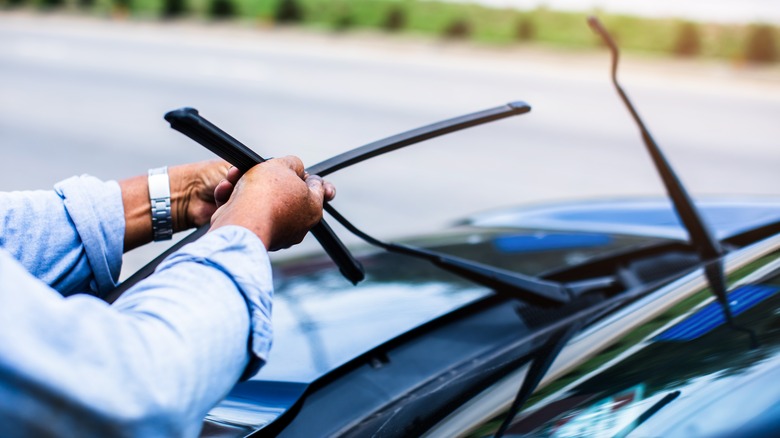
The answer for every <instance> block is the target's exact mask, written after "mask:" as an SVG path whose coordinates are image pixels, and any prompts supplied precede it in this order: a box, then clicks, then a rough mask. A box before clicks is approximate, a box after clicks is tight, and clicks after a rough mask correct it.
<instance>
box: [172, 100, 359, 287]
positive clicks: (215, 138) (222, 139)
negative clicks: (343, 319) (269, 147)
mask: <svg viewBox="0 0 780 438" xmlns="http://www.w3.org/2000/svg"><path fill="white" fill-rule="evenodd" d="M165 120H167V121H168V122H169V123H170V124H171V128H173V129H175V130H177V131H179V132H181V133H182V134H184V135H186V136H187V137H189V138H191V139H193V140H195V141H196V142H197V143H199V144H200V145H202V146H204V147H205V148H207V149H209V150H210V151H212V152H214V153H215V154H217V155H218V156H219V157H221V158H222V159H223V160H225V161H227V162H229V163H230V164H232V165H234V166H236V167H237V168H238V169H239V170H240V171H241V172H247V171H248V170H249V169H251V168H252V167H253V166H255V165H257V164H260V163H262V162H264V161H265V159H264V158H263V157H261V156H260V155H258V154H257V153H255V152H254V151H253V150H251V149H250V148H249V147H247V146H246V145H244V144H243V143H241V142H240V141H238V140H236V139H235V138H233V137H232V136H230V135H229V134H228V133H226V132H225V131H223V130H221V129H220V128H218V127H217V126H216V125H214V124H213V123H211V122H209V121H208V120H206V119H205V118H204V117H203V116H201V115H200V114H199V113H198V110H196V109H194V108H180V109H177V110H174V111H170V112H168V113H167V114H165ZM311 233H312V234H313V235H314V237H316V238H317V241H319V242H320V245H322V248H323V249H324V250H325V252H326V253H328V255H329V256H330V258H331V259H332V260H333V262H334V263H335V264H336V266H338V268H339V270H340V271H341V274H342V275H343V276H344V277H345V278H346V279H347V280H349V281H350V282H352V284H357V283H359V282H360V281H361V280H363V278H364V277H365V274H364V271H363V266H362V265H361V264H360V262H358V261H357V260H356V259H355V257H353V256H352V254H351V253H350V252H349V250H347V248H346V247H345V246H344V244H343V243H342V242H341V240H339V238H338V237H336V234H335V233H333V230H331V228H330V227H329V226H328V224H327V223H326V222H325V221H324V220H323V221H320V222H319V223H318V224H317V225H315V226H314V227H313V228H312V229H311Z"/></svg>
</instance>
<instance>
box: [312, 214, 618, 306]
mask: <svg viewBox="0 0 780 438" xmlns="http://www.w3.org/2000/svg"><path fill="white" fill-rule="evenodd" d="M325 211H327V212H328V213H329V214H330V215H331V216H333V218H334V219H336V221H337V222H339V223H340V224H341V225H343V226H344V228H346V229H347V230H349V231H350V232H352V233H353V234H354V235H356V236H358V237H360V238H361V239H363V240H364V241H366V242H367V243H369V244H371V245H374V246H377V247H380V248H382V249H385V250H387V251H389V252H394V253H399V254H406V255H408V256H412V257H416V258H420V259H423V260H427V261H429V262H431V263H433V264H434V265H437V266H439V267H441V268H442V269H444V270H446V271H449V272H452V273H453V274H456V275H459V276H461V277H464V278H466V279H468V280H471V281H473V282H475V283H477V284H481V285H483V286H487V287H489V288H491V289H493V290H495V291H496V292H497V293H499V294H504V295H508V296H510V297H513V298H520V299H522V300H523V301H526V302H529V303H532V304H536V305H544V306H550V305H560V304H565V303H568V302H570V301H571V299H572V297H573V296H575V295H576V293H575V292H581V291H583V289H582V288H576V285H575V287H574V288H573V289H575V290H572V289H570V288H568V287H567V286H565V285H563V284H561V283H556V282H553V281H546V280H540V279H537V278H534V277H530V276H527V275H523V274H519V273H516V272H512V271H508V270H505V269H499V268H495V267H492V266H489V265H485V264H482V263H478V262H474V261H471V260H467V259H462V258H460V257H455V256H451V255H448V254H442V253H438V252H435V251H430V250H426V249H422V248H415V247H413V246H407V245H401V244H398V243H388V242H383V241H381V240H379V239H377V238H375V237H372V236H370V235H368V234H367V233H365V232H363V231H361V230H360V229H359V228H357V227H356V226H355V225H353V224H352V223H351V222H350V221H348V220H347V219H346V218H345V217H344V216H342V215H341V213H339V212H338V211H337V210H336V209H335V208H334V207H333V206H332V205H330V204H327V205H326V206H325ZM605 282H606V280H605ZM595 287H606V285H605V284H602V283H599V284H589V285H588V289H591V288H595Z"/></svg>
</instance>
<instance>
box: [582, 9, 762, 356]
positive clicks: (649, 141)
mask: <svg viewBox="0 0 780 438" xmlns="http://www.w3.org/2000/svg"><path fill="white" fill-rule="evenodd" d="M588 24H589V25H590V27H591V29H593V30H594V31H595V32H596V33H598V34H599V36H601V39H602V40H603V41H604V43H605V44H606V45H607V46H608V47H609V50H610V52H611V53H612V83H613V84H614V85H615V88H616V89H617V92H618V95H620V98H621V99H622V100H623V103H624V104H625V105H626V107H627V108H628V110H629V112H630V113H631V117H633V118H634V121H635V122H636V124H637V125H638V126H639V130H640V131H641V133H642V140H643V141H644V143H645V147H646V148H647V151H648V152H649V153H650V157H652V159H653V163H654V164H655V167H656V169H657V170H658V173H659V174H660V175H661V179H662V180H663V183H664V186H665V187H666V191H667V193H668V194H669V197H670V198H671V199H672V203H673V204H674V208H675V210H676V211H677V215H678V216H679V217H680V220H681V221H682V223H683V225H684V226H685V229H686V230H687V231H688V235H689V237H690V241H691V246H693V249H694V250H695V251H696V253H697V254H698V256H699V259H700V260H701V261H702V262H704V263H705V266H704V273H705V276H706V278H707V282H708V283H709V285H710V289H711V291H712V294H713V295H715V298H716V299H717V300H718V302H719V303H720V305H721V308H722V310H723V315H724V317H725V319H726V322H727V325H728V326H729V327H731V328H732V329H734V330H737V331H742V332H745V333H747V334H748V336H749V337H750V345H751V348H755V347H756V346H757V345H758V340H757V337H756V335H755V333H754V332H753V331H752V330H750V329H748V328H744V327H741V326H739V325H737V324H736V323H735V322H734V317H733V315H732V312H731V306H730V305H729V302H728V296H727V294H726V289H727V288H726V279H725V273H724V271H723V263H722V261H721V260H720V257H721V256H722V255H723V254H724V253H725V250H724V249H723V246H722V245H721V244H720V241H718V239H716V238H715V234H714V233H713V232H712V231H711V230H710V228H709V227H708V226H707V223H706V222H705V221H704V218H703V217H702V215H701V213H700V212H699V210H698V208H696V205H695V204H694V203H693V201H692V200H691V197H690V196H689V195H688V192H687V191H686V190H685V187H684V186H683V184H682V182H680V179H679V178H678V177H677V174H676V173H675V172H674V170H673V169H672V166H671V165H670V164H669V162H668V161H667V160H666V157H664V155H663V153H662V152H661V148H659V147H658V144H656V142H655V140H653V137H652V136H651V135H650V131H648V129H647V127H646V126H645V124H644V122H642V119H641V118H640V117H639V113H637V111H636V109H635V108H634V106H633V105H632V104H631V101H630V100H629V99H628V96H627V95H626V93H625V92H624V91H623V88H622V87H621V86H620V84H619V83H618V80H617V64H618V57H619V52H618V48H617V44H615V41H614V40H613V39H612V37H611V36H610V35H609V32H607V30H606V29H605V28H604V26H603V25H602V24H601V22H600V21H599V20H598V19H597V18H596V17H588Z"/></svg>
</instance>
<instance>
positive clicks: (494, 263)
mask: <svg viewBox="0 0 780 438" xmlns="http://www.w3.org/2000/svg"><path fill="white" fill-rule="evenodd" d="M591 26H592V27H593V28H594V30H595V31H596V32H598V33H599V34H600V35H601V36H602V37H603V38H604V41H605V43H606V45H607V46H608V47H610V49H611V50H612V52H613V82H614V83H615V85H616V87H617V89H618V93H619V94H620V96H621V98H622V99H623V100H624V101H625V103H626V104H627V105H628V107H629V110H630V111H631V113H632V115H633V116H634V119H635V121H636V122H637V123H638V125H639V128H640V132H641V134H642V139H643V141H644V143H645V146H646V148H647V150H648V152H649V153H650V156H651V158H652V160H653V162H654V163H655V165H656V166H657V168H658V170H659V173H660V174H661V176H662V180H663V182H664V184H665V187H666V189H667V192H668V193H669V198H668V199H666V198H664V199H660V198H639V197H637V198H623V199H607V200H591V201H588V202H582V201H579V202H568V203H567V202H559V203H548V204H539V205H534V206H522V207H517V208H505V209H501V210H496V211H490V212H485V213H480V214H476V215H473V216H471V217H468V218H465V219H462V220H459V221H458V222H457V224H456V226H454V227H453V228H452V229H448V230H445V231H443V232H440V233H436V234H431V235H426V236H419V237H414V238H410V239H406V240H404V241H403V242H402V243H388V242H383V241H380V240H378V239H376V238H374V237H372V236H370V235H368V234H366V233H364V232H363V231H361V230H360V229H359V228H358V227H357V226H355V225H354V224H352V223H351V222H349V221H348V220H347V219H346V217H344V216H343V215H342V214H341V213H340V212H338V211H336V210H335V208H334V207H333V206H328V207H326V210H327V211H328V213H330V215H331V216H332V217H333V218H334V219H336V220H337V221H338V222H340V223H341V224H342V225H344V227H345V228H346V229H347V230H349V231H351V232H353V233H354V234H356V235H357V236H359V237H361V238H363V239H364V240H365V241H366V242H368V243H369V244H371V246H370V247H368V246H367V247H353V248H351V249H350V250H346V249H343V250H344V251H346V252H347V254H346V255H343V254H342V255H341V256H339V255H334V254H337V253H338V252H339V251H341V249H337V250H334V249H333V246H332V245H337V243H334V240H333V239H335V240H336V241H337V238H336V237H335V236H332V231H330V230H326V231H325V232H324V233H329V234H331V237H329V238H328V239H330V240H328V241H329V242H330V243H325V244H324V245H325V246H326V247H328V246H329V245H331V246H330V247H329V248H328V249H329V252H328V254H329V255H330V256H331V258H333V259H334V260H335V261H336V263H337V264H338V265H339V267H341V268H342V269H341V273H342V274H343V275H344V276H345V277H346V278H347V280H345V279H344V278H342V275H340V274H339V272H338V270H336V269H334V266H333V263H332V262H331V260H329V259H328V257H326V256H324V255H321V254H313V255H311V256H308V257H303V258H298V259H295V260H288V261H284V262H280V263H276V264H275V266H274V282H275V284H274V287H275V300H274V310H273V323H274V346H273V349H272V352H271V358H270V360H269V362H268V364H267V365H266V366H265V367H263V368H262V369H261V370H260V371H259V372H258V373H257V374H255V375H254V376H252V377H251V378H249V379H248V380H246V381H242V382H240V383H238V384H237V385H236V386H235V388H234V389H233V390H232V391H231V392H230V394H229V395H228V396H227V397H226V398H225V399H224V400H223V401H222V402H221V403H220V404H219V405H217V406H216V407H214V408H213V409H212V410H211V411H210V413H209V414H208V415H207V417H206V418H205V419H204V423H203V429H202V436H204V437H244V436H253V437H263V436H282V437H312V436H382V437H384V436H387V437H390V436H392V437H407V436H429V437H452V436H479V437H481V436H509V435H512V436H555V437H570V436H587V437H591V436H621V437H622V436H737V435H739V436H771V435H777V434H778V431H780V411H778V407H780V386H778V385H777V384H776V382H777V379H778V377H780V294H778V292H780V198H747V197H739V198H734V197H732V198H708V199H700V200H697V202H695V203H694V202H693V201H692V200H691V198H690V196H689V195H688V194H687V191H686V189H685V188H684V186H682V184H681V183H680V180H679V178H678V177H677V176H676V174H675V173H674V171H673V169H672V168H671V166H670V165H669V164H668V162H667V161H666V159H665V158H664V156H663V153H662V152H661V150H660V149H659V148H658V147H657V145H656V144H655V142H654V140H653V139H652V136H651V135H650V133H649V131H648V130H647V128H646V127H645V126H644V124H643V122H642V121H641V119H640V118H639V116H638V114H637V112H636V111H635V110H634V108H633V106H632V105H631V103H630V101H629V100H628V97H627V96H626V94H625V92H624V91H623V90H622V88H621V87H620V85H619V84H618V82H617V78H616V73H615V72H616V67H617V48H616V46H615V45H614V42H613V41H612V40H611V38H610V37H609V35H608V34H607V33H606V31H605V30H604V29H603V27H601V25H600V24H599V23H598V22H597V21H596V20H591ZM529 110H530V107H529V106H528V105H527V104H525V103H523V102H513V103H510V104H507V105H504V106H501V107H497V108H492V109H489V110H485V111H481V112H478V113H474V114H470V115H466V116H462V117H458V118H455V119H451V120H447V121H443V122H439V123H435V124H432V125H429V126H426V127H422V128H418V129H416V130H412V131H409V132H407V133H402V134H399V135H397V136H394V137H391V138H388V139H385V140H380V141H378V142H375V143H372V144H369V145H366V146H364V147H362V148H358V149H356V150H353V151H349V152H346V153H344V154H341V155H339V156H337V157H334V158H332V159H329V160H326V161H324V162H323V163H320V164H318V165H315V166H313V167H311V168H309V169H308V170H309V172H310V173H312V174H319V175H323V176H324V175H326V174H329V173H332V172H335V171H337V170H340V169H342V168H344V167H347V166H349V165H353V164H357V163H359V162H361V161H363V160H366V159H370V158H373V157H376V156H379V155H381V154H382V153H386V152H389V151H392V150H395V149H398V148H401V147H406V146H409V145H411V144H414V143H416V142H419V141H422V140H425V139H428V138H432V137H434V136H438V135H442V134H446V133H450V132H454V131H457V130H459V129H464V128H467V127H470V126H474V125H476V124H480V123H486V122H489V121H492V120H497V119H499V118H504V117H510V116H514V115H520V114H524V113H526V112H528V111H529ZM169 121H171V124H172V126H173V127H174V128H176V129H178V130H180V131H182V132H184V133H185V134H188V135H190V136H191V137H193V138H194V139H196V140H197V141H199V142H200V143H201V144H204V145H206V146H208V147H210V148H211V149H212V150H215V151H217V152H218V153H219V151H222V153H224V152H225V151H228V152H236V151H239V152H240V151H241V148H242V147H243V148H245V147H244V146H243V145H240V143H238V142H237V141H236V140H235V139H233V138H232V137H229V136H227V134H224V133H219V131H218V128H216V127H214V126H213V125H210V124H209V123H208V122H207V121H205V119H202V118H201V117H200V116H199V115H198V114H197V111H194V110H189V109H188V110H184V111H179V112H177V113H174V114H172V115H171V118H169ZM182 124H183V125H182ZM198 129H203V130H205V131H198ZM204 133H205V134H204ZM215 133H216V134H219V135H216V134H215ZM211 134H215V135H211ZM223 134H224V135H223ZM220 143H222V144H221V145H220ZM250 152H251V151H250ZM236 153H237V152H236ZM243 153H245V154H248V152H246V151H244V152H243ZM250 155H251V154H250ZM224 157H225V158H227V159H229V158H231V157H232V158H233V159H235V156H234V155H231V154H227V155H224ZM258 157H259V156H258ZM258 157H256V159H255V162H256V161H257V160H260V159H259V158H258ZM249 158H251V157H249ZM234 164H236V163H234ZM250 164H251V163H250ZM197 235H198V233H195V234H194V235H193V237H191V238H187V239H185V240H184V241H183V242H182V244H184V243H186V242H187V241H188V239H194V238H197ZM326 240H327V239H326ZM321 242H322V240H321ZM375 248H378V249H375ZM175 249H176V247H174V248H172V249H171V251H173V250H175ZM353 252H354V254H355V255H354V256H353V255H352V253H353ZM164 256H165V254H164V255H163V256H161V258H162V257H164ZM154 263H155V262H153V263H152V264H151V265H150V267H148V268H146V269H144V270H142V271H140V272H139V273H138V275H137V276H134V277H131V278H130V279H129V280H128V281H127V282H125V283H126V286H127V287H129V285H131V284H132V283H133V282H134V281H136V280H135V279H137V278H142V277H143V276H144V275H147V274H148V273H149V272H151V269H153V267H154ZM345 265H346V266H348V268H345V267H344V266H345ZM363 275H365V279H362V281H361V277H362V276H363ZM134 278H135V279H134ZM351 283H359V284H358V285H357V286H353V285H352V284H351ZM118 293H121V290H119V292H118Z"/></svg>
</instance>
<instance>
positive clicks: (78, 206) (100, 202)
mask: <svg viewBox="0 0 780 438" xmlns="http://www.w3.org/2000/svg"><path fill="white" fill-rule="evenodd" d="M0 220H2V221H3V222H2V226H0V248H3V249H5V250H6V251H8V252H9V253H10V254H11V255H12V256H13V257H14V258H16V259H17V260H18V261H19V262H20V263H21V264H22V265H23V266H24V267H25V268H26V269H27V270H28V271H29V272H30V273H32V274H33V275H34V276H36V277H38V278H40V279H41V280H42V281H44V282H45V283H47V284H48V285H50V286H51V287H53V288H54V289H56V290H58V291H59V292H60V293H62V294H63V295H70V294H72V293H75V292H89V291H91V292H92V293H96V294H100V293H105V292H107V291H109V290H111V289H113V288H114V287H115V286H116V280H117V278H118V276H119V270H120V268H121V266H122V252H123V246H124V234H125V219H124V208H123V206H122V194H121V191H120V189H119V184H117V183H116V182H114V181H110V182H102V181H100V180H98V179H97V178H94V177H91V176H86V175H83V176H78V177H73V178H69V179H67V180H65V181H62V182H60V183H58V184H57V185H56V186H55V189H54V190H53V191H43V190H40V191H27V192H6V193H0Z"/></svg>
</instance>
